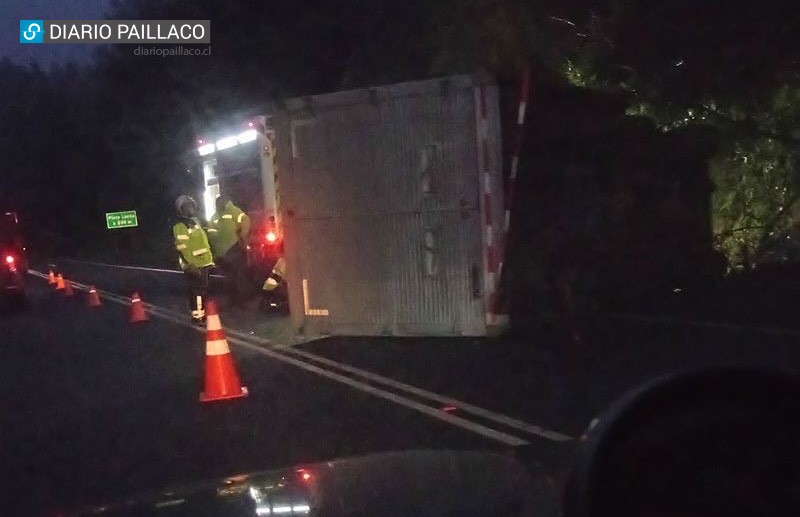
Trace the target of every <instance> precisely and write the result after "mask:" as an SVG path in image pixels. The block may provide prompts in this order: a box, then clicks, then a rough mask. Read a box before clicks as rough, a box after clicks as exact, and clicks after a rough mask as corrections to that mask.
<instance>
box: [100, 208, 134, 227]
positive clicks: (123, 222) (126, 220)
mask: <svg viewBox="0 0 800 517" xmlns="http://www.w3.org/2000/svg"><path fill="white" fill-rule="evenodd" d="M134 226H139V219H138V218H137V217H136V210H128V211H127V212H108V213H107V214H106V228H108V229H109V230H116V229H117V228H133V227H134Z"/></svg>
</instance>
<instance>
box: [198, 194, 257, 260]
mask: <svg viewBox="0 0 800 517" xmlns="http://www.w3.org/2000/svg"><path fill="white" fill-rule="evenodd" d="M249 235H250V218H249V217H248V216H247V214H246V213H244V211H242V210H241V209H240V208H239V207H238V206H236V205H234V204H233V202H231V201H228V203H227V204H226V205H225V208H224V209H223V210H222V211H221V212H217V213H216V214H214V215H213V216H211V220H210V221H209V223H208V239H209V241H210V242H211V251H212V252H213V254H214V256H215V257H217V258H219V257H222V256H224V255H225V254H226V253H228V251H229V250H230V249H231V248H232V247H233V246H234V245H235V244H236V243H237V242H239V241H241V242H242V243H247V238H248V236H249Z"/></svg>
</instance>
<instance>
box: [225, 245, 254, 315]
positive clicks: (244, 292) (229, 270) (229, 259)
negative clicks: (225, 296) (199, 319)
mask: <svg viewBox="0 0 800 517" xmlns="http://www.w3.org/2000/svg"><path fill="white" fill-rule="evenodd" d="M217 263H218V265H219V266H220V268H222V272H223V273H225V282H226V284H227V286H228V292H229V293H230V297H231V301H232V302H233V303H244V302H246V301H247V299H248V297H249V296H250V294H251V292H252V286H251V285H250V284H251V282H250V275H249V274H248V272H247V251H245V249H244V247H242V246H240V245H238V244H237V245H235V246H234V247H232V248H231V249H229V250H228V252H227V253H226V254H225V256H224V257H222V259H221V260H220V259H218V260H217Z"/></svg>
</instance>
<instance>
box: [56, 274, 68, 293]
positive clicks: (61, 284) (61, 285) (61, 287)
mask: <svg viewBox="0 0 800 517" xmlns="http://www.w3.org/2000/svg"><path fill="white" fill-rule="evenodd" d="M64 289H66V287H65V286H64V277H63V276H61V273H59V274H58V276H57V277H56V291H63V290H64Z"/></svg>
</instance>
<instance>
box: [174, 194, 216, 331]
mask: <svg viewBox="0 0 800 517" xmlns="http://www.w3.org/2000/svg"><path fill="white" fill-rule="evenodd" d="M175 210H176V211H177V220H176V222H175V224H174V225H173V226H172V235H173V237H174V238H175V249H176V250H177V252H178V264H180V266H181V269H182V270H183V273H184V278H186V283H187V284H188V290H189V307H190V310H191V313H192V321H193V322H194V323H195V324H198V325H201V324H203V322H205V319H206V313H205V302H206V296H207V295H208V273H209V271H210V270H211V268H212V267H213V266H214V259H213V257H212V256H211V246H209V244H208V236H207V235H206V232H205V230H203V228H202V226H200V219H198V218H197V203H195V201H194V199H192V198H191V197H189V196H185V195H184V196H180V197H179V198H178V199H176V200H175Z"/></svg>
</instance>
